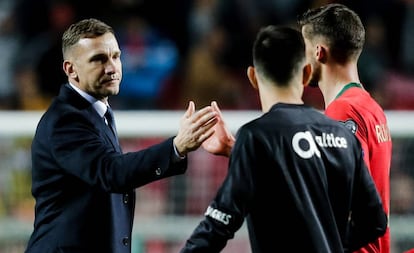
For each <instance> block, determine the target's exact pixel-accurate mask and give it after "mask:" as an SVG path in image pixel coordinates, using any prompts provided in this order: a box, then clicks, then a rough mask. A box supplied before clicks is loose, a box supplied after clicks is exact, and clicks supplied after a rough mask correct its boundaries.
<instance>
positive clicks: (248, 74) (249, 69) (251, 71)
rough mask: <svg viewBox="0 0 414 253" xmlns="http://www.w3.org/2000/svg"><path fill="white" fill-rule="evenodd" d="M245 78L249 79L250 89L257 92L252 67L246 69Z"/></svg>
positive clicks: (254, 73) (254, 72) (255, 78)
mask: <svg viewBox="0 0 414 253" xmlns="http://www.w3.org/2000/svg"><path fill="white" fill-rule="evenodd" d="M247 77H248V78H249V81H250V84H251V85H252V87H253V88H254V89H255V90H257V89H258V85H257V77H256V71H255V68H254V67H253V66H249V67H248V68H247Z"/></svg>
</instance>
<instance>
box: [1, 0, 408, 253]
mask: <svg viewBox="0 0 414 253" xmlns="http://www.w3.org/2000/svg"><path fill="white" fill-rule="evenodd" d="M329 2H339V3H344V4H346V5H348V6H349V7H351V8H352V9H354V10H355V11H356V12H357V13H358V14H359V15H360V16H361V18H362V20H363V23H364V25H365V27H366V44H365V48H364V51H363V53H362V55H361V59H360V64H359V70H360V78H361V81H362V82H363V84H364V86H365V88H366V89H367V90H368V91H369V92H370V93H371V94H372V96H373V97H374V98H375V99H376V100H377V101H378V102H379V103H380V104H381V105H382V106H383V108H384V109H385V110H386V112H387V114H389V115H392V116H393V117H392V119H393V121H392V122H390V125H391V126H393V127H391V126H390V128H391V133H392V134H393V141H394V143H393V149H394V150H393V160H392V168H391V187H392V188H391V191H392V192H391V215H392V217H391V224H390V227H391V231H392V234H391V236H392V238H393V239H392V241H393V253H400V252H403V251H406V250H408V249H411V248H414V229H413V228H414V221H413V214H414V168H413V167H414V155H413V152H414V128H413V129H412V130H411V131H406V130H404V131H402V132H401V131H398V130H399V129H401V128H403V129H407V127H408V128H410V126H411V125H408V126H407V123H408V122H412V120H411V119H413V118H414V0H375V1H374V0H365V1H358V0H353V1H351V0H350V1H323V0H171V1H162V0H99V1H95V0H94V1H84V0H83V1H82V0H36V1H35V0H0V125H2V126H3V127H0V253H18V252H23V250H24V247H25V244H26V241H27V239H28V236H29V234H30V232H31V230H32V224H33V217H34V210H33V205H34V201H33V199H32V196H31V193H30V187H31V180H30V169H31V164H30V144H31V138H32V134H33V132H34V129H35V126H36V123H37V121H38V119H39V117H40V115H41V113H42V112H43V111H44V110H45V109H46V108H47V106H48V105H49V103H50V101H51V99H52V98H53V97H54V96H55V95H57V93H58V90H59V88H60V85H61V84H62V83H64V82H66V77H65V75H64V72H63V71H62V55H61V35H62V33H63V31H64V30H65V29H66V28H67V27H68V25H69V24H71V23H73V22H75V21H77V20H79V19H81V18H89V17H95V18H99V19H101V20H103V21H105V22H106V23H108V24H110V25H111V26H112V27H113V28H114V29H115V32H116V36H117V38H118V42H119V44H120V47H121V49H122V60H123V81H122V84H121V91H120V94H119V95H118V96H116V97H113V98H111V99H110V103H111V105H112V107H113V108H114V109H115V110H117V111H118V112H117V114H116V115H121V120H119V119H118V122H119V125H120V127H119V132H120V135H121V136H120V137H121V142H122V146H123V147H124V151H126V152H127V151H129V150H137V149H141V148H144V147H146V146H148V145H151V144H154V143H156V142H158V141H160V140H162V139H163V138H165V137H166V136H169V135H170V134H171V135H173V134H174V131H175V129H177V128H176V127H174V126H175V125H174V124H176V123H177V124H178V120H179V117H180V115H181V112H180V111H181V110H183V109H185V108H186V106H187V103H188V101H189V100H190V99H192V100H194V101H195V103H196V105H197V108H200V107H202V106H204V105H207V104H209V103H210V101H212V100H216V101H218V103H219V106H220V107H221V108H222V109H223V110H224V111H226V113H228V115H229V116H230V115H231V116H233V115H236V118H235V119H236V122H237V123H235V124H234V127H233V131H236V130H237V127H238V126H240V125H241V124H242V123H243V122H247V121H248V120H250V119H251V118H252V116H254V115H255V113H259V108H260V107H259V102H258V97H257V96H256V92H255V91H254V90H253V89H252V88H251V87H250V85H249V83H248V80H247V78H246V75H245V73H246V68H247V66H248V65H249V64H250V63H251V46H252V43H253V40H254V38H255V35H256V33H257V31H258V29H259V28H260V27H261V26H264V25H268V24H295V20H296V17H297V15H298V14H300V13H302V12H304V11H305V10H307V9H308V8H311V7H316V6H320V5H322V4H326V3H329ZM304 101H305V102H306V103H307V104H309V105H312V106H314V107H316V108H318V109H321V110H322V109H323V107H324V105H323V100H322V96H321V94H320V92H319V90H318V89H314V88H306V89H305V94H304ZM148 112H151V114H150V117H153V118H149V119H153V121H151V122H152V123H153V125H151V126H150V127H149V128H153V129H152V130H154V131H153V132H150V133H148V132H146V131H145V129H143V130H142V131H140V130H139V129H135V130H131V131H130V132H128V131H129V130H130V129H131V128H134V127H135V125H137V124H141V123H140V121H141V119H142V117H147V116H148ZM159 112H163V113H164V112H167V115H169V116H167V118H168V117H170V119H171V121H169V122H168V123H167V125H171V124H172V127H171V128H172V129H171V130H167V131H163V128H162V127H163V122H161V123H159V122H157V119H159V118H160V117H164V116H165V114H162V115H160V114H158V113H159ZM176 112H180V113H179V114H175V113H176ZM251 112H254V113H253V114H252V113H251ZM399 112H404V114H402V115H401V114H399ZM234 113H236V114H234ZM394 115H396V116H395V117H394ZM410 120H411V121H410ZM16 122H17V123H16ZM4 126H5V127H4ZM164 127H165V124H164ZM177 127H178V126H177ZM158 128H160V130H159V131H157V129H158ZM123 129H125V131H124V132H123V131H122V130H123ZM126 132H128V134H126ZM189 159H190V160H189V170H188V172H187V173H186V174H185V175H184V176H178V177H174V178H171V179H167V180H163V181H160V182H155V183H152V184H150V185H147V186H144V187H142V188H140V189H138V190H137V208H136V219H135V222H136V224H135V226H134V238H133V243H134V244H133V250H134V253H141V252H142V253H143V252H146V253H167V252H168V253H169V252H178V249H179V248H180V246H181V245H182V243H183V241H184V239H186V238H187V237H188V236H189V235H190V233H191V231H192V229H193V228H194V227H195V226H196V225H197V223H198V222H199V220H200V219H201V217H202V214H203V213H204V210H205V208H206V207H207V205H208V204H209V201H210V200H211V198H212V197H213V195H214V193H215V191H216V189H217V187H218V186H219V185H220V184H221V182H222V179H223V177H224V176H225V174H226V168H227V159H226V158H222V157H215V156H212V155H210V154H207V153H206V152H204V151H203V150H202V149H200V150H198V151H196V152H194V153H193V154H191V155H190V157H189ZM223 252H227V253H245V252H246V253H247V252H250V249H249V241H248V239H247V233H246V230H245V228H244V227H243V228H242V229H241V230H240V231H239V232H238V233H237V234H236V238H235V239H234V240H232V241H231V242H229V246H228V247H227V248H226V249H225V251H223Z"/></svg>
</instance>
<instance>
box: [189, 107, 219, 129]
mask: <svg viewBox="0 0 414 253" xmlns="http://www.w3.org/2000/svg"><path fill="white" fill-rule="evenodd" d="M213 118H217V112H215V111H214V110H212V108H211V106H207V107H204V108H203V109H201V110H199V111H198V112H196V113H194V114H193V115H192V118H191V122H192V123H194V124H195V125H194V127H197V128H198V127H200V126H202V125H204V124H206V123H207V122H208V121H210V120H212V119H213Z"/></svg>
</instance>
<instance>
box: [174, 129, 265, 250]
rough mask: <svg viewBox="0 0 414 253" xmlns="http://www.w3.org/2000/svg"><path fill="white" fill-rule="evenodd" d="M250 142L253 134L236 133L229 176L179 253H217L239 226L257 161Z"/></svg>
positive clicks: (252, 191) (252, 192) (247, 200)
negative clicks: (255, 161)
mask: <svg viewBox="0 0 414 253" xmlns="http://www.w3.org/2000/svg"><path fill="white" fill-rule="evenodd" d="M252 142H253V135H251V134H248V133H245V132H243V131H242V132H239V135H238V137H237V140H236V143H235V145H234V148H233V150H232V154H231V156H230V160H229V171H228V174H227V176H226V178H225V180H224V182H223V184H222V185H221V186H220V188H219V190H218V192H217V194H216V196H215V198H214V200H213V201H212V202H211V204H210V205H209V206H208V207H207V210H206V212H205V213H204V216H205V217H204V219H203V220H202V221H201V222H200V223H199V225H198V226H197V227H196V228H195V230H194V231H193V233H192V235H191V236H190V238H189V239H188V240H187V241H186V243H185V245H184V247H183V248H182V250H181V253H188V252H198V253H201V252H206V253H207V252H208V253H214V252H220V251H221V250H222V249H223V248H224V247H225V246H226V244H227V241H228V240H230V239H232V238H233V237H234V234H235V232H236V231H238V230H239V229H240V227H241V226H242V224H243V222H244V218H245V216H246V215H247V214H248V213H249V205H250V203H251V200H252V196H253V195H254V186H253V182H254V177H255V175H254V174H253V170H252V168H253V167H254V165H253V163H254V159H260V157H258V155H257V154H256V152H255V150H256V148H257V146H256V147H255V148H253V143H252ZM257 153H258V152H257Z"/></svg>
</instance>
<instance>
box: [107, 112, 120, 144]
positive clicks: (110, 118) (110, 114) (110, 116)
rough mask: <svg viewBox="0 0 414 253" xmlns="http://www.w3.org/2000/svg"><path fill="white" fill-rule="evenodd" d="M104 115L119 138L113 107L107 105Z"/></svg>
mask: <svg viewBox="0 0 414 253" xmlns="http://www.w3.org/2000/svg"><path fill="white" fill-rule="evenodd" d="M104 116H105V118H106V121H107V122H108V126H109V127H110V128H111V130H112V133H113V134H114V135H115V138H116V139H117V140H118V135H117V133H116V127H115V120H114V113H113V112H112V109H111V107H109V106H107V109H106V112H105V115H104Z"/></svg>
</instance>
